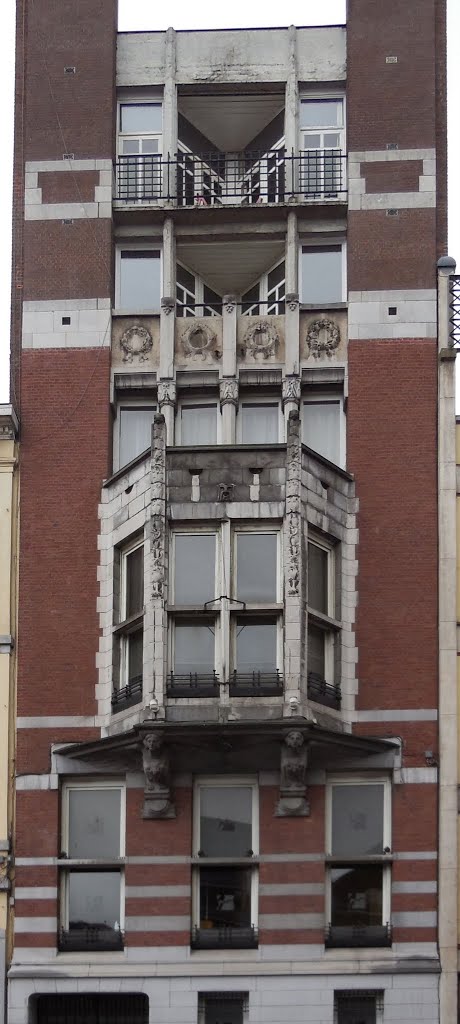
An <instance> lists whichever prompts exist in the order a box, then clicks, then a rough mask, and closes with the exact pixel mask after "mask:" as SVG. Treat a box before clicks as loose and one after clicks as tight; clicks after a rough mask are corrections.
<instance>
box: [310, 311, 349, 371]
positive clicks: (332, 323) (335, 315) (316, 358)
mask: <svg viewBox="0 0 460 1024" xmlns="http://www.w3.org/2000/svg"><path fill="white" fill-rule="evenodd" d="M347 343H348V330H347V314H346V312H345V311H344V310H335V309H331V310H330V311H329V310H327V309H325V310H318V311H317V312H314V311H313V312H311V313H305V312H303V313H301V314H300V360H301V363H302V365H309V366H318V365H323V366H329V365H331V364H334V363H344V362H345V361H346V359H347Z"/></svg>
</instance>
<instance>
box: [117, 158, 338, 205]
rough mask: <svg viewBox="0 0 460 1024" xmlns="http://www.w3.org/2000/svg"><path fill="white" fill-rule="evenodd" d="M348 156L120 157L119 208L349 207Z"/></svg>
mask: <svg viewBox="0 0 460 1024" xmlns="http://www.w3.org/2000/svg"><path fill="white" fill-rule="evenodd" d="M346 159H347V158H346V155H345V154H344V153H342V151H341V150H336V149H334V150H325V149H310V150H305V151H304V152H301V153H298V154H294V153H292V154H291V155H288V154H287V153H286V151H285V149H284V148H279V149H273V150H268V151H265V152H264V151H254V152H244V153H236V154H227V153H218V152H214V153H210V154H196V153H191V152H185V151H180V152H178V153H177V154H176V155H175V156H174V157H170V156H169V155H168V156H166V157H162V156H161V155H160V154H153V155H148V156H122V157H119V159H118V160H117V161H116V163H115V183H114V197H115V200H116V202H117V204H118V206H131V205H135V206H136V205H139V204H144V205H150V204H162V203H165V202H168V203H174V204H175V205H177V206H179V207H181V206H187V207H190V206H197V207H199V206H226V205H230V206H258V205H265V204H269V203H270V204H271V203H275V204H276V203H287V202H290V201H291V202H292V201H294V200H296V201H297V202H299V203H322V202H325V201H335V202H339V203H344V202H346V198H347V185H346Z"/></svg>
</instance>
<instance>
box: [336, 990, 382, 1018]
mask: <svg viewBox="0 0 460 1024" xmlns="http://www.w3.org/2000/svg"><path fill="white" fill-rule="evenodd" d="M382 1021H383V992H356V991H353V992H336V993H335V999H334V1024H382Z"/></svg>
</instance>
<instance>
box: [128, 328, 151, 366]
mask: <svg viewBox="0 0 460 1024" xmlns="http://www.w3.org/2000/svg"><path fill="white" fill-rule="evenodd" d="M120 348H121V349H122V351H123V353H124V355H123V362H124V363H132V361H133V359H135V358H138V359H139V362H140V363H145V362H146V359H147V355H148V353H149V352H150V351H151V350H152V348H153V338H152V335H151V334H150V331H148V330H147V328H146V327H141V325H140V324H133V326H132V327H127V328H126V330H125V331H123V334H122V336H121V338H120Z"/></svg>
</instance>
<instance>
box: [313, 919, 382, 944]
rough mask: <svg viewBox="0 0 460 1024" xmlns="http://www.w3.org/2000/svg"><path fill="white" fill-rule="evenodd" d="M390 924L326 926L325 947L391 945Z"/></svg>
mask: <svg viewBox="0 0 460 1024" xmlns="http://www.w3.org/2000/svg"><path fill="white" fill-rule="evenodd" d="M391 941H392V939H391V925H390V924H388V923H387V924H381V925H377V924H370V925H350V926H349V927H348V926H346V925H334V924H329V925H328V926H327V928H326V936H325V943H324V944H325V946H326V949H332V948H334V949H345V948H362V947H363V946H375V947H377V946H378V947H383V946H391Z"/></svg>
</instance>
